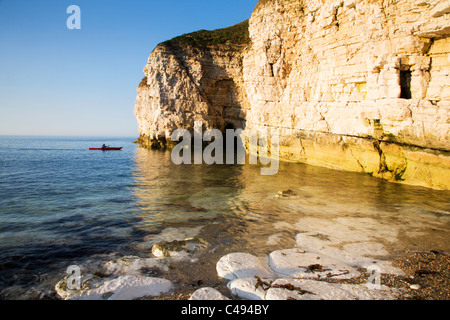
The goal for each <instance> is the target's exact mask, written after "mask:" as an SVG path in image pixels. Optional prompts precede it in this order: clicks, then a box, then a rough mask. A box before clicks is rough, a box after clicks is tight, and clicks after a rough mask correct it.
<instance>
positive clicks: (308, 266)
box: [269, 249, 359, 279]
mask: <svg viewBox="0 0 450 320" xmlns="http://www.w3.org/2000/svg"><path fill="white" fill-rule="evenodd" d="M269 265H270V267H272V269H273V270H274V271H275V272H277V273H278V274H281V275H284V276H288V277H291V278H305V279H321V278H322V279H323V278H333V279H348V278H353V277H356V276H358V275H359V272H358V271H357V270H356V269H355V268H353V267H351V266H350V265H348V264H345V263H343V262H341V261H338V260H335V259H333V258H330V257H327V256H324V255H320V254H316V253H311V252H306V251H304V250H302V249H286V250H278V251H274V252H272V253H271V254H270V255H269Z"/></svg>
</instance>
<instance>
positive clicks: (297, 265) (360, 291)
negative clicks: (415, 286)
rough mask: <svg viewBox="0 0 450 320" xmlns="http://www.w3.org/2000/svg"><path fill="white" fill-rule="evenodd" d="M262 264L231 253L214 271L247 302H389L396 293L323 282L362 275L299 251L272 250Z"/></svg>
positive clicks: (244, 254)
mask: <svg viewBox="0 0 450 320" xmlns="http://www.w3.org/2000/svg"><path fill="white" fill-rule="evenodd" d="M264 261H265V260H264V259H263V258H259V257H255V256H253V255H251V254H248V253H231V254H228V255H226V256H224V257H222V258H221V259H220V260H219V262H218V263H217V272H218V274H219V276H220V277H223V278H225V279H228V280H231V281H229V282H228V285H227V286H228V288H229V289H230V291H231V294H232V295H233V296H235V297H237V298H239V299H247V300H287V299H296V300H391V299H395V298H396V294H397V293H398V291H397V290H396V289H392V288H389V287H387V286H382V285H379V286H377V285H356V284H342V283H329V282H326V281H324V280H327V279H349V278H353V277H357V276H359V275H361V273H360V271H358V269H356V268H355V267H353V266H351V265H349V264H346V263H345V262H342V261H339V260H335V259H334V258H331V257H328V256H326V255H321V254H317V253H311V252H307V251H305V250H303V249H300V248H293V249H285V250H277V251H274V252H272V253H271V254H270V255H269V263H268V265H266V264H265V263H264ZM374 262H375V260H374ZM377 262H378V266H379V267H380V268H379V269H377V270H380V271H381V270H382V271H383V272H384V271H385V270H387V271H392V273H394V274H400V273H399V272H397V271H398V270H396V269H395V268H388V266H389V263H388V262H385V261H377ZM381 266H383V269H382V268H381ZM386 266H387V267H386Z"/></svg>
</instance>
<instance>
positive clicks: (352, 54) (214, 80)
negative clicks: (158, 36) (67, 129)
mask: <svg viewBox="0 0 450 320" xmlns="http://www.w3.org/2000/svg"><path fill="white" fill-rule="evenodd" d="M449 37H450V4H449V2H448V1H445V0H440V1H439V0H384V1H383V0H370V1H369V0H334V1H332V0H260V1H259V3H258V5H257V6H256V8H255V10H254V12H253V14H252V16H251V18H250V20H249V21H246V22H243V23H241V24H239V25H236V26H233V27H230V28H227V29H222V30H217V31H211V32H207V31H201V32H197V33H193V34H189V35H184V36H182V37H179V38H175V39H172V40H170V41H167V42H165V43H162V44H160V45H158V46H157V47H156V49H155V50H154V51H153V52H152V53H151V55H150V57H149V59H148V63H147V65H146V66H145V68H144V73H145V77H144V79H143V81H142V82H141V84H140V85H139V87H138V95H137V99H136V104H135V111H134V112H135V115H136V118H137V120H138V126H139V132H140V138H139V139H138V141H139V142H140V143H141V144H142V145H143V146H148V147H150V146H153V147H161V146H165V145H167V144H168V143H167V142H168V140H170V135H171V133H172V131H173V130H174V129H177V128H185V129H189V130H192V128H193V126H194V121H196V120H201V121H202V122H203V123H204V124H205V128H217V129H220V130H224V129H225V128H227V127H229V128H243V129H245V130H252V129H256V130H259V129H266V128H274V129H278V130H279V133H280V157H281V158H282V159H286V160H289V161H295V162H305V163H309V164H313V165H320V166H326V167H330V168H335V169H341V170H349V171H357V172H366V173H369V174H371V175H373V176H375V177H380V178H383V179H387V180H390V181H396V182H403V183H408V184H413V185H421V186H426V187H432V188H436V189H443V190H449V189H450V157H449V155H450V38H449ZM248 147H251V146H248Z"/></svg>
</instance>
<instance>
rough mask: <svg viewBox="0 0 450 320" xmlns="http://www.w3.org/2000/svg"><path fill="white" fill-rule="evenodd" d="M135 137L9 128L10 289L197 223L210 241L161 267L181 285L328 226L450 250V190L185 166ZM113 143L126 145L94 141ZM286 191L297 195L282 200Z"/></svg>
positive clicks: (26, 289)
mask: <svg viewBox="0 0 450 320" xmlns="http://www.w3.org/2000/svg"><path fill="white" fill-rule="evenodd" d="M132 141H133V139H132V138H73V137H70V138H66V137H0V190H1V193H0V290H1V297H2V298H6V299H10V298H18V297H20V298H36V295H33V292H35V291H36V290H38V291H46V290H47V291H48V290H51V289H52V287H53V286H54V285H55V283H56V282H55V281H57V280H59V279H61V278H62V277H63V276H64V274H65V269H66V268H67V267H68V266H69V265H72V264H83V263H84V262H85V261H92V260H102V259H103V260H105V261H108V259H110V258H111V257H112V256H114V257H120V256H129V255H134V256H139V257H151V256H152V254H151V245H152V244H153V243H155V242H156V241H157V240H158V239H159V240H161V239H164V240H173V239H177V237H179V236H180V233H181V234H183V232H185V233H186V234H188V233H189V232H192V231H195V233H196V234H198V236H201V237H202V238H203V239H205V240H206V241H207V243H208V247H207V250H203V251H199V252H198V254H196V259H195V260H191V261H189V262H181V263H184V265H183V267H179V268H171V270H170V271H169V272H167V273H166V274H165V273H164V272H162V271H161V272H160V273H159V274H158V275H160V276H163V277H166V278H169V279H170V280H172V281H174V283H177V284H178V285H179V286H186V287H188V286H191V282H192V281H196V280H198V279H202V281H204V283H205V284H207V283H214V281H218V280H217V279H216V278H217V277H216V271H215V264H216V262H217V260H218V259H219V258H220V257H221V256H223V255H224V254H227V253H230V252H248V253H253V254H256V255H260V256H263V255H267V254H269V253H270V252H271V251H273V250H277V249H281V248H291V247H294V246H296V245H298V243H296V236H297V235H298V234H299V233H304V234H308V232H316V233H318V234H319V233H320V234H321V235H322V238H323V237H325V238H326V239H327V240H329V241H330V242H329V243H330V244H331V245H332V246H333V245H334V246H335V247H336V248H344V247H346V248H347V249H349V248H350V249H351V248H352V246H354V245H357V248H358V250H361V248H363V249H364V248H367V250H369V248H374V244H377V246H376V248H377V249H378V252H373V254H375V255H383V256H395V255H396V254H398V253H401V252H403V251H405V250H437V251H444V252H450V236H449V231H450V202H449V199H450V192H448V191H436V190H431V189H426V188H421V187H412V186H406V185H400V184H393V183H388V182H385V181H382V180H379V179H376V178H372V177H370V176H368V175H364V174H358V173H348V172H340V171H333V170H328V169H324V168H319V167H313V166H308V165H303V164H292V163H281V164H280V170H279V172H278V174H277V175H275V176H262V175H260V168H259V167H258V166H254V165H212V166H207V165H179V166H177V165H174V164H173V163H172V162H171V158H170V153H169V152H160V151H151V150H146V149H141V148H138V147H137V146H136V145H135V144H133V143H132ZM103 143H106V144H109V145H111V146H123V147H124V148H123V150H122V151H119V152H117V151H111V152H103V151H89V150H88V148H89V147H93V146H100V145H102V144H103ZM286 189H292V190H293V191H294V192H295V193H296V195H294V196H292V197H289V198H277V197H276V194H277V192H279V191H282V190H286ZM194 235H195V234H194ZM297 240H298V239H297ZM174 270H175V271H174ZM33 290H34V291H33ZM30 292H31V293H30ZM37 296H38V297H42V295H37Z"/></svg>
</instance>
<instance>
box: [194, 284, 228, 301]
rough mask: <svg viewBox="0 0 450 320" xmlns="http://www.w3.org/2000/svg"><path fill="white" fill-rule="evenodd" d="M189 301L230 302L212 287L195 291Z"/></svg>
mask: <svg viewBox="0 0 450 320" xmlns="http://www.w3.org/2000/svg"><path fill="white" fill-rule="evenodd" d="M189 300H230V299H228V298H227V297H225V296H224V295H223V294H222V293H220V292H219V291H217V290H216V289H214V288H211V287H205V288H201V289H198V290H197V291H195V292H194V293H193V294H192V296H191V297H190V298H189Z"/></svg>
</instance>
